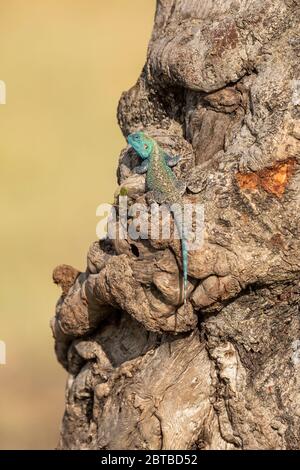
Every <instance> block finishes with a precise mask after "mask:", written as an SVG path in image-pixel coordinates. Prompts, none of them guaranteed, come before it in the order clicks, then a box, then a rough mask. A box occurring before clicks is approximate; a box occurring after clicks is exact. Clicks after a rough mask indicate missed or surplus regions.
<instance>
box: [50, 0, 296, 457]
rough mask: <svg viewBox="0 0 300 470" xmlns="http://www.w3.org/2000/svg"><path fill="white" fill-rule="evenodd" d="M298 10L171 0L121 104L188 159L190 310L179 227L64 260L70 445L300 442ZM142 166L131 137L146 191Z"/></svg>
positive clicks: (137, 193)
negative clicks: (82, 265) (198, 239)
mask: <svg viewBox="0 0 300 470" xmlns="http://www.w3.org/2000/svg"><path fill="white" fill-rule="evenodd" d="M299 9H300V2H299V1H298V0H272V1H262V0H158V5H157V12H156V17H155V25H154V30H153V34H152V37H151V40H150V43H149V50H148V56H147V63H146V65H145V67H144V70H143V73H142V75H141V77H140V78H139V80H138V82H137V84H136V85H135V86H134V87H133V88H132V89H131V90H129V91H128V92H126V93H124V94H123V95H122V97H121V99H120V104H119V108H118V118H119V123H120V126H121V129H122V130H123V132H124V135H125V136H126V135H127V134H128V133H129V132H132V131H135V130H138V129H145V130H146V131H147V132H148V133H149V134H150V135H152V136H153V137H155V138H156V139H157V140H158V141H159V143H160V145H161V146H162V147H163V148H165V150H166V151H167V152H168V153H169V154H172V155H178V154H181V155H183V157H184V158H183V159H182V161H181V162H180V163H179V165H177V167H176V168H175V170H174V171H175V172H176V174H177V176H178V177H180V178H181V179H184V180H185V181H186V183H187V187H188V193H187V194H186V195H185V196H184V200H185V201H186V202H199V203H202V204H204V206H205V238H204V244H203V247H202V248H201V249H199V250H197V251H195V252H193V253H192V255H191V256H190V257H189V272H188V274H189V287H188V291H189V299H188V303H187V307H186V309H184V308H183V307H182V306H180V269H179V267H180V263H181V255H180V244H179V243H178V242H175V241H173V242H171V241H170V243H168V242H166V241H157V240H147V241H139V240H138V241H134V240H116V241H115V242H114V243H112V244H110V243H108V242H105V243H104V242H101V243H98V242H95V243H94V244H93V245H92V247H91V248H90V250H89V254H88V263H87V271H86V273H81V274H80V273H78V271H76V270H74V269H73V268H70V267H66V266H62V267H60V268H57V269H56V271H55V273H54V279H55V281H56V282H57V283H59V284H61V286H62V289H63V295H62V297H61V299H60V300H59V302H58V305H57V310H56V316H55V318H54V320H53V322H52V327H53V332H54V336H55V338H56V353H57V357H58V360H59V361H60V362H61V363H62V365H63V366H64V367H65V368H66V369H67V370H68V371H69V374H70V375H69V380H68V384H67V395H66V410H65V416H64V419H63V426H62V431H61V439H60V443H59V447H60V448H62V449H76V448H81V449H198V448H199V449H233V448H235V449H297V448H299V446H300V433H299V429H300V379H299V377H300V375H299V372H300V336H299V335H300V318H299V299H300V283H299V271H300V224H299V209H300V207H299V206H300V204H299V157H300V120H299V117H300V109H299V105H300V95H299V88H300V87H299V80H300V75H299V52H300V36H299V21H300V11H299ZM136 164H137V161H136V160H135V159H134V158H132V150H130V149H125V150H123V151H122V152H121V155H120V161H119V168H118V180H119V184H120V185H121V188H123V189H122V190H125V188H126V191H127V194H128V198H129V200H130V201H132V202H136V201H140V202H145V201H146V200H147V197H145V194H144V192H145V185H144V179H143V178H144V177H143V176H141V175H134V174H133V168H134V166H136ZM117 200H118V197H117V195H116V202H117Z"/></svg>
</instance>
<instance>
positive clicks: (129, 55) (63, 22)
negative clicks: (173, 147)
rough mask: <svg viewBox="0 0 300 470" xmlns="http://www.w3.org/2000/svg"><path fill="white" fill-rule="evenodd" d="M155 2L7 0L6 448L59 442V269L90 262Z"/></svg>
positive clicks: (1, 422) (0, 52) (0, 200)
mask: <svg viewBox="0 0 300 470" xmlns="http://www.w3.org/2000/svg"><path fill="white" fill-rule="evenodd" d="M141 5H142V8H141ZM154 10H155V0H143V1H142V2H141V0H110V1H106V0H43V1H41V0H26V1H24V0H0V12H1V14H0V80H3V81H4V82H5V83H6V87H7V97H6V101H7V102H6V105H0V162H1V165H0V167H1V170H0V175H1V176H0V178H1V181H0V191H1V194H0V211H1V244H0V247H1V248H0V249H1V283H0V286H1V291H0V340H3V341H5V343H6V347H7V364H6V365H5V366H3V365H0V449H18V448H19V449H20V448H21V449H40V448H42V449H46V448H50V449H51V448H54V447H55V446H56V444H57V441H58V434H59V426H60V421H61V417H62V413H63V409H64V387H65V381H66V372H65V371H64V370H63V369H62V368H61V366H60V365H59V364H58V363H57V362H56V359H55V356H54V352H53V340H52V337H51V331H50V328H49V320H50V318H51V316H52V315H53V313H54V309H55V302H56V300H57V298H58V296H59V294H60V291H59V289H58V288H57V287H56V286H55V285H53V284H52V280H51V275H52V269H53V267H55V266H56V265H57V264H61V263H67V264H72V265H73V266H75V267H77V268H79V269H81V270H84V269H85V259H86V252H87V249H88V247H89V245H90V243H91V242H92V241H93V240H95V239H96V233H95V228H96V223H97V218H96V215H95V211H96V207H97V205H98V204H100V203H102V202H111V201H112V196H113V193H114V191H115V189H116V179H115V170H116V163H117V158H118V155H119V152H120V149H121V148H122V146H124V144H125V141H124V138H123V137H122V135H121V132H120V130H119V128H118V125H117V120H116V107H117V103H118V99H119V97H120V94H121V92H122V91H123V90H126V89H128V88H130V87H131V86H132V85H133V84H134V83H135V81H136V80H137V78H138V75H139V74H140V71H141V69H142V66H143V64H144V61H145V57H146V51H147V43H148V40H149V38H150V35H151V29H152V25H153V17H154Z"/></svg>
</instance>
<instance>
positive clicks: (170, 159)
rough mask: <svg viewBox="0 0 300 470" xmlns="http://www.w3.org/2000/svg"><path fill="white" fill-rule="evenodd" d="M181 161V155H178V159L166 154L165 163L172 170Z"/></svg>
mask: <svg viewBox="0 0 300 470" xmlns="http://www.w3.org/2000/svg"><path fill="white" fill-rule="evenodd" d="M180 159H181V157H180V156H179V155H177V156H176V157H171V156H170V155H168V154H167V153H165V162H166V164H167V165H168V166H169V167H171V168H172V167H173V166H175V165H177V163H178V162H179V160H180Z"/></svg>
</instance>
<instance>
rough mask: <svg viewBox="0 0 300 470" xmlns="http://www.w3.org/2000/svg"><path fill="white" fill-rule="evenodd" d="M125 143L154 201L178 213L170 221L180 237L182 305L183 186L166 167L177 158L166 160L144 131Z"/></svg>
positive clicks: (185, 255)
mask: <svg viewBox="0 0 300 470" xmlns="http://www.w3.org/2000/svg"><path fill="white" fill-rule="evenodd" d="M127 141H128V143H129V144H130V145H132V147H133V148H134V150H135V151H136V152H137V154H138V155H139V156H140V158H141V159H142V164H141V165H140V166H138V167H136V172H137V173H146V172H147V176H146V182H147V186H148V188H149V189H150V190H151V191H152V193H153V198H154V200H155V201H156V202H157V203H159V204H162V203H167V204H168V205H169V206H172V205H173V204H177V205H179V206H180V213H179V212H177V211H173V214H174V220H175V223H176V226H177V229H178V231H179V234H180V237H181V248H182V270H183V287H184V303H186V290H187V269H188V244H187V237H186V234H185V230H184V223H183V222H182V218H183V216H182V212H183V211H182V209H183V203H182V195H183V193H184V192H185V187H186V186H185V183H184V182H183V181H180V180H178V179H177V178H176V176H175V175H174V173H173V171H172V170H171V169H170V166H174V165H176V163H178V161H179V157H169V156H168V155H167V154H166V153H165V152H164V151H163V150H162V149H161V148H160V147H159V145H158V143H157V142H156V141H155V140H154V139H152V138H151V137H149V136H147V135H146V134H145V133H144V132H136V133H134V134H130V135H129V136H128V137H127Z"/></svg>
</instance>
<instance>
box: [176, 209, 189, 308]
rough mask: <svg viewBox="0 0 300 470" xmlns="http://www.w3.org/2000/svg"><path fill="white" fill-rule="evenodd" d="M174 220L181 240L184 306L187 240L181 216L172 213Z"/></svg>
mask: <svg viewBox="0 0 300 470" xmlns="http://www.w3.org/2000/svg"><path fill="white" fill-rule="evenodd" d="M174 220H175V223H176V227H177V230H178V232H179V234H180V238H181V255H182V271H183V301H184V303H185V304H186V293H187V272H188V239H187V236H186V233H185V227H184V220H183V214H180V215H178V214H176V213H174Z"/></svg>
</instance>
